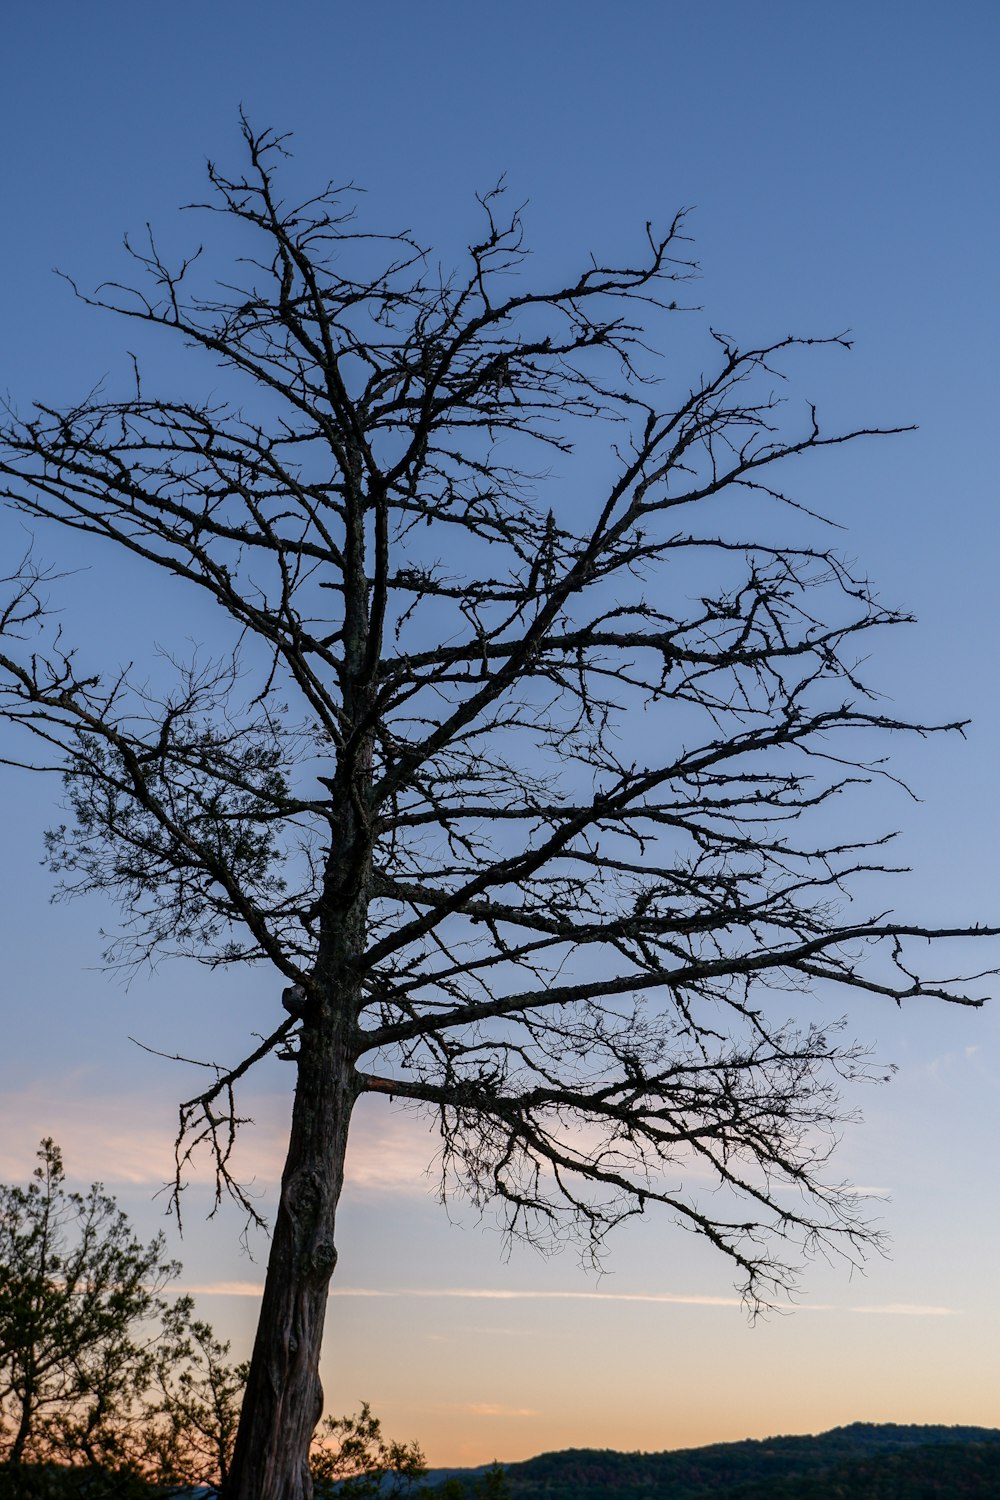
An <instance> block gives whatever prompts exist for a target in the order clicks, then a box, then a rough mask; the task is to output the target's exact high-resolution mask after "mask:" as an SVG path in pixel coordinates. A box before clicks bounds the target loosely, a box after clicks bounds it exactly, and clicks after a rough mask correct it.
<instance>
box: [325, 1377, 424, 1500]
mask: <svg viewBox="0 0 1000 1500" xmlns="http://www.w3.org/2000/svg"><path fill="white" fill-rule="evenodd" d="M309 1466H310V1469H311V1470H312V1475H313V1480H314V1482H315V1483H316V1490H317V1494H318V1495H324V1494H333V1493H334V1491H335V1492H336V1494H337V1495H338V1496H341V1495H342V1496H350V1500H362V1497H368V1496H375V1495H378V1496H392V1495H412V1494H418V1493H421V1492H422V1491H420V1490H418V1489H417V1488H416V1485H417V1481H418V1480H420V1479H422V1478H423V1477H424V1475H425V1474H426V1473H427V1465H426V1463H425V1461H424V1455H423V1453H422V1452H421V1449H420V1445H419V1444H418V1443H400V1442H396V1441H392V1440H390V1441H387V1440H386V1439H385V1438H383V1436H382V1423H381V1422H380V1420H379V1418H378V1417H374V1416H372V1412H371V1407H370V1406H369V1405H368V1402H367V1401H365V1402H362V1405H361V1410H360V1412H359V1413H358V1415H357V1416H354V1417H327V1418H326V1420H325V1421H324V1422H322V1423H321V1424H320V1427H319V1429H318V1431H317V1434H316V1437H315V1439H314V1441H313V1448H312V1452H311V1454H310V1465H309Z"/></svg>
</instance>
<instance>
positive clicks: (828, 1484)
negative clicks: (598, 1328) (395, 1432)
mask: <svg viewBox="0 0 1000 1500" xmlns="http://www.w3.org/2000/svg"><path fill="white" fill-rule="evenodd" d="M506 1474H507V1480H508V1483H509V1486H510V1496H511V1500H534V1497H542V1496H544V1497H545V1500H599V1497H603V1496H607V1495H622V1496H627V1497H628V1500H710V1497H711V1500H910V1497H913V1500H917V1497H919V1500H926V1497H938V1496H941V1497H945V1496H948V1497H955V1500H961V1497H964V1496H977V1497H987V1496H1000V1431H997V1430H994V1429H991V1428H981V1427H945V1426H927V1427H917V1426H898V1425H896V1424H890V1423H879V1424H875V1423H867V1422H858V1423H854V1424H852V1425H851V1426H849V1427H839V1428H835V1429H834V1430H833V1431H832V1432H826V1433H822V1434H820V1435H818V1436H815V1437H811V1436H810V1437H775V1438H768V1439H765V1440H763V1441H759V1442H758V1441H753V1440H748V1441H745V1442H739V1443H718V1444H713V1445H711V1446H709V1447H705V1448H692V1449H685V1450H682V1451H673V1452H664V1453H619V1452H616V1451H613V1450H610V1449H569V1450H567V1451H565V1452H561V1453H544V1454H541V1455H539V1457H537V1458H533V1459H529V1460H527V1461H526V1462H524V1463H517V1464H511V1465H509V1466H508V1467H507V1470H506ZM455 1477H461V1476H455ZM470 1478H471V1476H470ZM452 1483H454V1479H453V1480H452Z"/></svg>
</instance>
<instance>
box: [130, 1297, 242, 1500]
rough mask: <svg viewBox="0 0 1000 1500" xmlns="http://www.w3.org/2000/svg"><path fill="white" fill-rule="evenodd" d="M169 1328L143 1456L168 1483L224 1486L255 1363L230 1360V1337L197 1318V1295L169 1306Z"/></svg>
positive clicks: (151, 1474)
mask: <svg viewBox="0 0 1000 1500" xmlns="http://www.w3.org/2000/svg"><path fill="white" fill-rule="evenodd" d="M164 1332H165V1335H166V1336H165V1338H164V1340H163V1342H162V1344H161V1346H160V1349H159V1351H158V1357H157V1360H156V1367H155V1375H154V1383H153V1387H152V1389H151V1390H150V1392H149V1393H148V1394H147V1395H146V1397H145V1401H144V1411H143V1413H142V1445H141V1452H140V1453H139V1454H137V1456H136V1461H137V1463H138V1465H139V1466H140V1467H141V1469H142V1472H143V1473H144V1474H145V1475H146V1476H147V1477H148V1478H150V1479H152V1480H155V1481H156V1483H158V1484H160V1485H176V1484H182V1485H185V1486H189V1485H193V1484H203V1485H217V1486H219V1487H220V1488H222V1489H224V1488H225V1485H226V1483H227V1481H228V1479H229V1468H230V1465H231V1463H232V1456H233V1445H234V1443H235V1440H236V1428H237V1424H238V1421H239V1414H240V1407H241V1405H242V1401H243V1391H244V1388H245V1386H246V1379H247V1374H248V1371H249V1365H248V1364H245V1363H243V1364H235V1365H234V1364H232V1363H231V1362H230V1359H229V1349H230V1346H229V1343H228V1342H227V1341H224V1340H221V1339H218V1338H216V1336H215V1333H214V1332H213V1330H212V1328H211V1326H210V1325H209V1324H208V1323H206V1322H204V1321H203V1320H202V1319H199V1318H196V1317H195V1316H194V1304H193V1302H192V1301H191V1298H190V1297H183V1298H179V1299H178V1301H177V1302H176V1303H175V1305H174V1307H172V1308H171V1309H170V1310H169V1311H168V1313H167V1314H166V1316H165V1319H164Z"/></svg>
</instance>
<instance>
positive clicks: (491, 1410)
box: [457, 1401, 539, 1417]
mask: <svg viewBox="0 0 1000 1500" xmlns="http://www.w3.org/2000/svg"><path fill="white" fill-rule="evenodd" d="M457 1410H458V1411H464V1412H468V1414H469V1416H471V1417H537V1416H539V1413H538V1412H537V1411H535V1410H533V1408H532V1407H530V1406H499V1405H497V1403H496V1402H494V1401H471V1402H469V1404H468V1405H467V1406H459V1407H458V1408H457Z"/></svg>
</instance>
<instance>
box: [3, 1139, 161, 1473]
mask: <svg viewBox="0 0 1000 1500" xmlns="http://www.w3.org/2000/svg"><path fill="white" fill-rule="evenodd" d="M38 1156H39V1163H40V1164H39V1166H38V1167H36V1169H35V1171H34V1174H33V1177H32V1181H31V1182H30V1184H29V1185H28V1187H27V1188H21V1187H17V1186H14V1187H5V1186H0V1459H3V1460H6V1461H7V1462H13V1463H20V1462H24V1461H31V1462H36V1463H41V1462H45V1461H48V1460H52V1459H55V1460H58V1461H62V1460H64V1459H65V1458H66V1457H67V1455H73V1456H74V1457H76V1458H78V1459H79V1458H81V1457H82V1458H85V1459H86V1460H87V1461H88V1462H89V1463H92V1464H95V1465H96V1464H104V1463H109V1462H110V1463H112V1464H116V1463H119V1462H120V1461H121V1460H122V1459H123V1457H124V1456H125V1453H124V1449H125V1441H124V1440H125V1432H124V1427H123V1413H126V1412H128V1411H129V1410H130V1409H131V1407H132V1404H133V1400H134V1395H135V1393H136V1392H137V1391H142V1390H144V1389H146V1388H147V1387H148V1385H149V1384H150V1381H151V1379H152V1377H153V1372H154V1368H155V1361H156V1349H155V1343H156V1331H155V1326H154V1325H155V1323H156V1320H157V1319H159V1318H160V1317H162V1315H163V1314H164V1313H165V1312H166V1304H165V1303H164V1302H163V1300H162V1299H161V1297H160V1296H159V1293H160V1292H161V1290H162V1289H163V1287H164V1285H165V1284H166V1283H167V1281H168V1280H169V1279H170V1278H171V1277H172V1276H174V1275H176V1274H177V1272H178V1271H179V1269H180V1268H179V1266H177V1265H176V1264H173V1263H170V1262H167V1261H165V1260H164V1259H163V1238H162V1236H158V1237H157V1238H156V1239H155V1240H153V1241H151V1243H150V1244H149V1245H146V1246H143V1245H142V1244H141V1243H140V1242H139V1241H138V1240H137V1239H136V1238H135V1236H134V1235H133V1233H132V1231H131V1228H130V1226H129V1222H128V1218H127V1216H126V1215H125V1214H124V1213H123V1212H122V1211H121V1210H120V1209H119V1208H118V1206H117V1204H116V1203H115V1201H114V1200H113V1199H112V1198H109V1197H107V1196H106V1194H105V1193H104V1192H103V1191H102V1189H101V1186H100V1184H98V1183H95V1184H94V1185H93V1186H92V1187H91V1188H90V1190H89V1192H88V1193H86V1194H80V1193H75V1192H74V1193H71V1192H68V1191H67V1189H66V1186H65V1172H64V1169H63V1163H62V1156H61V1153H60V1151H59V1148H58V1146H57V1145H56V1144H55V1143H54V1142H53V1141H52V1140H51V1139H46V1140H44V1141H43V1142H42V1144H41V1149H40V1150H39V1152H38Z"/></svg>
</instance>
